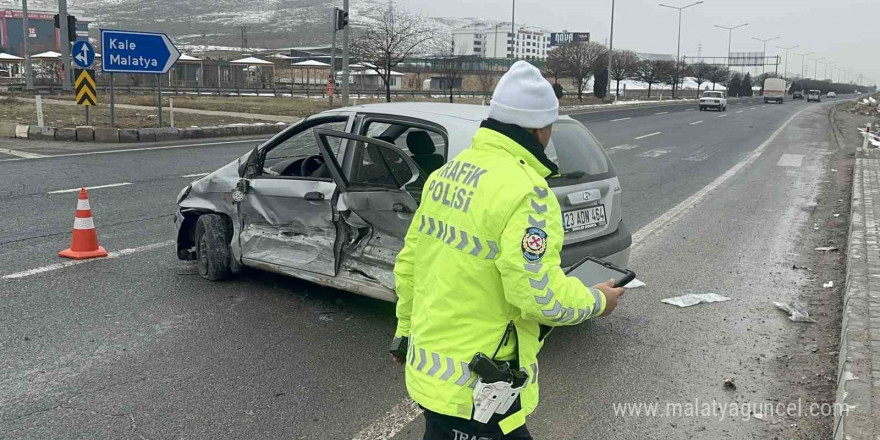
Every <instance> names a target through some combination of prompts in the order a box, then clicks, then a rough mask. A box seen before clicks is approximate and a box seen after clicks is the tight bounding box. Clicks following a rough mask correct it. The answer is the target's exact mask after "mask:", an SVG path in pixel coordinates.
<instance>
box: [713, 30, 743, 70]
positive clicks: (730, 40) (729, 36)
mask: <svg viewBox="0 0 880 440" xmlns="http://www.w3.org/2000/svg"><path fill="white" fill-rule="evenodd" d="M748 25H749V24H748V23H743V24H741V25H738V26H733V27H727V26H719V25H717V24H716V25H715V27H717V28H719V29H725V30H727V78H728V79H730V54H731V52H730V49H731V45H732V44H733V30H734V29H738V28H741V27H743V26H748Z"/></svg>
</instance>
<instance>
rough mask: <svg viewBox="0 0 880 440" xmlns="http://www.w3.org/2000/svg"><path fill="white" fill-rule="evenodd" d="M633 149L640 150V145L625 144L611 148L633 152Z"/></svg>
mask: <svg viewBox="0 0 880 440" xmlns="http://www.w3.org/2000/svg"><path fill="white" fill-rule="evenodd" d="M633 148H639V145H636V144H623V145H618V146H616V147H611V149H612V150H632V149H633Z"/></svg>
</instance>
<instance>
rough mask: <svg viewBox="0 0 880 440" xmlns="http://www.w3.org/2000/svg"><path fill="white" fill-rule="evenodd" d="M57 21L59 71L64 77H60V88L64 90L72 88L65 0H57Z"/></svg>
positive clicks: (67, 90)
mask: <svg viewBox="0 0 880 440" xmlns="http://www.w3.org/2000/svg"><path fill="white" fill-rule="evenodd" d="M58 21H59V23H58V24H59V26H60V28H61V29H60V30H59V33H60V34H61V35H60V36H59V38H58V41H60V42H61V71H62V72H64V77H63V78H62V79H61V88H62V90H64V91H65V92H69V91H71V90H73V88H72V87H71V86H70V77H71V75H70V43H71V41H70V39H69V38H68V37H67V35H68V31H67V0H58Z"/></svg>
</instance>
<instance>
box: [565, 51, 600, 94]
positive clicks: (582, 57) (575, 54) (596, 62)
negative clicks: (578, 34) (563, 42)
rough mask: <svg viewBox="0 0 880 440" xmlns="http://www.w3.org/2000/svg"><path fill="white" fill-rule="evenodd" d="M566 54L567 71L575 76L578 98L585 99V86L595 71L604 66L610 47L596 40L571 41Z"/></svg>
mask: <svg viewBox="0 0 880 440" xmlns="http://www.w3.org/2000/svg"><path fill="white" fill-rule="evenodd" d="M568 46H569V47H568V48H567V50H565V51H564V52H562V55H563V56H564V58H563V60H564V65H565V71H566V72H567V73H568V74H569V75H571V76H573V77H574V80H575V85H576V86H577V93H578V100H579V101H583V95H584V88H586V86H587V82H588V81H589V80H590V77H591V76H592V75H593V73H595V72H596V70H598V69H599V68H601V67H602V65H603V63H604V62H605V59H606V58H607V56H608V48H606V47H605V46H603V45H602V44H599V43H596V42H594V41H588V42H586V43H570V44H569V45H568Z"/></svg>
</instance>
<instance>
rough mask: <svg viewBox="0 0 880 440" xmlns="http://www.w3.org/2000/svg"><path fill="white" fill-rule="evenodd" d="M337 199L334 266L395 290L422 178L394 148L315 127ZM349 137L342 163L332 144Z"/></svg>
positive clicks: (403, 155) (374, 140)
mask: <svg viewBox="0 0 880 440" xmlns="http://www.w3.org/2000/svg"><path fill="white" fill-rule="evenodd" d="M315 136H316V137H317V138H318V141H319V142H318V144H319V146H320V147H321V148H322V149H323V153H324V157H325V160H326V164H327V166H328V168H329V170H330V174H331V175H332V176H333V179H334V180H335V182H336V186H337V188H338V191H339V197H338V200H337V202H336V211H337V213H338V215H339V222H340V224H339V237H338V243H339V253H338V262H337V264H338V266H337V267H338V268H339V270H340V271H347V272H348V273H350V274H351V275H352V276H359V277H361V278H364V280H365V281H370V282H374V283H377V284H379V285H381V286H382V287H384V288H386V289H390V291H392V292H393V289H394V275H393V273H392V270H393V269H394V262H395V261H396V259H397V254H398V253H399V252H400V250H401V249H402V248H403V240H404V237H405V236H406V231H407V229H408V228H409V224H410V222H412V218H413V214H414V213H415V210H416V208H417V206H418V205H417V203H416V199H415V197H414V196H413V194H419V193H421V187H422V186H423V185H424V183H425V180H426V177H427V176H425V175H424V173H423V172H422V171H421V170H420V169H419V167H418V166H417V165H416V164H415V162H413V161H412V159H410V157H409V156H407V154H406V153H405V152H403V151H402V150H401V149H400V148H398V147H397V146H395V145H393V144H390V143H387V142H384V141H380V140H377V139H373V138H369V137H365V136H359V135H354V134H349V133H344V132H340V131H335V130H326V129H316V130H315ZM343 140H348V144H347V145H348V146H347V147H346V154H345V156H344V159H343V163H339V162H338V161H337V158H336V156H335V155H334V154H333V149H332V147H331V146H332V145H338V144H339V143H341V141H343Z"/></svg>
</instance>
